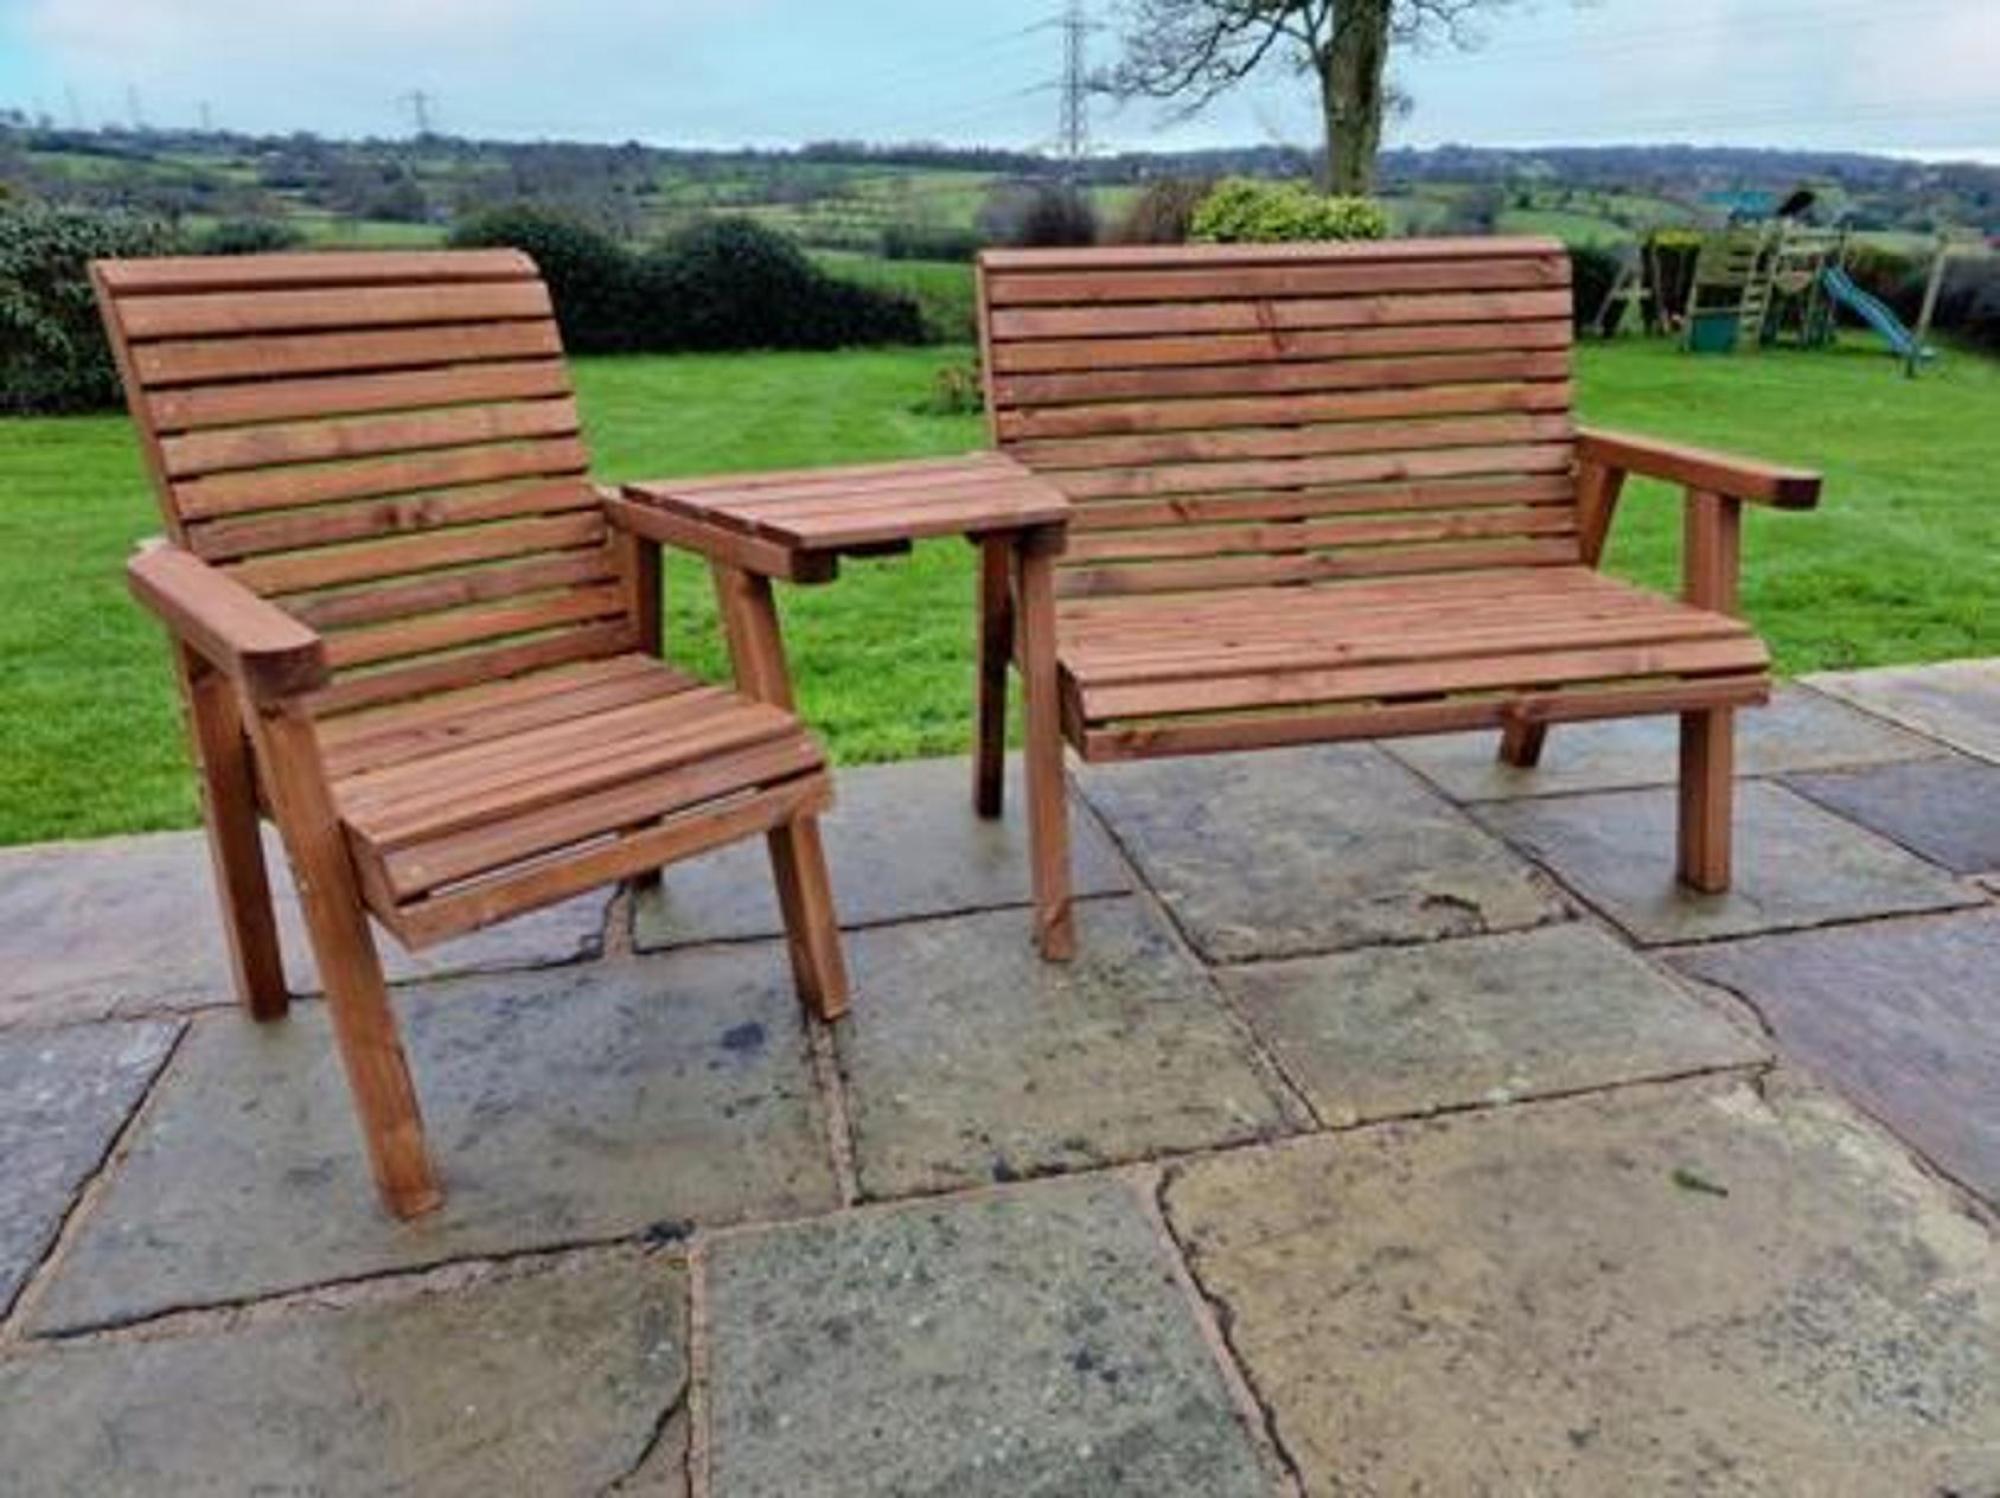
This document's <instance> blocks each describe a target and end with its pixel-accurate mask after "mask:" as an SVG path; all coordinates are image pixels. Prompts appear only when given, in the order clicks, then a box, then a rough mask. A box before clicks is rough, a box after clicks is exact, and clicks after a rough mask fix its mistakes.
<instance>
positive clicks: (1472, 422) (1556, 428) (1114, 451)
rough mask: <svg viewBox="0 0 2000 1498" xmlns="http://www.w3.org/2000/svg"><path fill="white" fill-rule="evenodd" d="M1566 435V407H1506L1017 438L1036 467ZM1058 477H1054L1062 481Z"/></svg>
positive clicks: (1018, 449)
mask: <svg viewBox="0 0 2000 1498" xmlns="http://www.w3.org/2000/svg"><path fill="white" fill-rule="evenodd" d="M1571 435H1572V430H1571V427H1570V421H1569V416H1568V414H1567V413H1547V414H1540V415H1537V414H1532V413H1526V412H1523V413H1511V412H1510V413H1505V414H1496V415H1474V416H1454V417H1439V418H1436V419H1432V420H1418V421H1396V420H1379V421H1370V422H1352V423H1343V424H1337V425H1330V426H1292V427H1285V428H1282V429H1276V430H1273V429H1258V428H1252V429H1250V430H1247V431H1205V432H1173V433H1161V434H1150V433H1149V434H1145V435H1141V436H1131V437H1095V438H1076V439H1072V440H1068V441H1045V442H1023V443H1016V444H1015V446H1014V452H1015V454H1016V456H1018V457H1019V458H1020V459H1021V461H1023V462H1025V463H1032V464H1033V465H1034V466H1035V467H1036V468H1037V469H1039V470H1041V471H1042V472H1043V473H1049V474H1054V473H1056V472H1058V471H1067V470H1074V469H1085V468H1115V467H1119V466H1122V465H1126V464H1140V465H1148V466H1151V465H1159V464H1168V463H1204V462H1220V461H1228V460H1232V459H1241V458H1298V457H1317V456H1323V455H1329V454H1335V453H1363V452H1393V451H1395V450H1397V449H1407V448H1415V449H1420V450H1431V449H1435V448H1445V447H1480V446H1492V445H1498V444H1503V443H1515V442H1563V441H1567V440H1568V439H1569V438H1570V436H1571ZM1064 481H1065V480H1064V479H1061V478H1058V479H1057V482H1059V483H1060V482H1064Z"/></svg>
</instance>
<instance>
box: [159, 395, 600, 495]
mask: <svg viewBox="0 0 2000 1498" xmlns="http://www.w3.org/2000/svg"><path fill="white" fill-rule="evenodd" d="M577 429H578V423H577V415H576V404H575V402H573V401H571V400H569V399H567V398H566V397H565V398H558V399H554V400H537V401H509V402H493V403H489V404H485V405H478V406H461V407H457V408H455V409H452V410H444V411H417V412H398V413H394V414H390V415H382V416H352V417H343V418H340V419H338V420H334V421H301V422H284V423H279V424H275V425H268V426H255V427H238V428H234V429H231V430H225V431H207V432H191V433H189V434H187V435H185V436H180V437H168V438H166V439H165V440H164V441H162V442H161V444H160V451H161V457H162V459H163V460H164V462H165V464H166V469H167V473H168V475H169V476H170V477H173V478H177V479H178V478H192V477H196V476H199V475H202V474H211V473H229V472H234V471H239V470H242V469H260V470H261V469H269V468H274V467H282V466H286V465H290V464H297V463H323V462H328V461H331V460H334V459H340V458H371V457H380V456H383V455H384V454H388V453H407V452H421V451H424V450H426V449H431V448H445V447H467V446H471V445H473V444H476V443H481V442H505V441H512V440H515V439H518V438H526V437H568V436H574V435H575V434H576V432H577Z"/></svg>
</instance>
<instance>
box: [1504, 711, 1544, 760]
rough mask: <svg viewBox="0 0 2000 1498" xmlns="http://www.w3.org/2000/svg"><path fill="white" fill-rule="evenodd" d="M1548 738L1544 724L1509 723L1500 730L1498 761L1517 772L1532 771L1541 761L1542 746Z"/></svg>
mask: <svg viewBox="0 0 2000 1498" xmlns="http://www.w3.org/2000/svg"><path fill="white" fill-rule="evenodd" d="M1548 736H1549V725H1548V724H1546V723H1509V724H1508V725H1507V726H1506V727H1505V728H1502V729H1501V730H1500V761H1501V763H1502V764H1509V765H1512V766H1514V767H1515V768H1516V769H1518V770H1532V769H1534V768H1535V766H1536V765H1538V764H1540V763H1541V761H1542V744H1543V742H1544V741H1545V740H1547V738H1548Z"/></svg>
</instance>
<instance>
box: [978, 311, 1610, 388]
mask: <svg viewBox="0 0 2000 1498" xmlns="http://www.w3.org/2000/svg"><path fill="white" fill-rule="evenodd" d="M1570 334H1571V330H1570V321H1569V319H1568V318H1567V317H1561V318H1548V319H1545V320H1542V321H1539V322H1523V323H1438V324H1435V325H1428V326H1416V327H1407V328H1404V327H1379V328H1351V329H1342V330H1337V331H1324V330H1319V329H1301V330H1298V331H1291V330H1287V329H1274V330H1271V331H1268V332H1263V333H1210V334H1204V335H1200V336H1190V337H1183V338H1175V337H1160V338H1092V339H1081V338H1079V339H1062V340H1050V341H1048V342H1046V343H1044V342H1035V343H1002V344H996V345H995V346H994V349H993V368H994V371H995V373H996V374H1001V375H1025V374H1056V373H1061V372H1064V371H1071V370H1082V369H1087V370H1092V371H1096V370H1109V369H1149V368H1158V367H1160V366H1163V365H1188V364H1195V365H1232V364H1243V363H1257V362H1278V361H1289V360H1315V359H1367V358H1380V357H1382V356H1384V355H1387V354H1455V353H1468V352H1475V351H1479V350H1485V349H1512V350H1530V349H1566V348H1568V347H1569V344H1570Z"/></svg>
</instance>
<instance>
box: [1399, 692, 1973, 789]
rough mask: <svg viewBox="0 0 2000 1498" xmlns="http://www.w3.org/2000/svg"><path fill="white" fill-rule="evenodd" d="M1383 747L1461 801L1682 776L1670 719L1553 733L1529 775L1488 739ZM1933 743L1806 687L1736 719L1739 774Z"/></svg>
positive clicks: (1863, 760) (1574, 726)
mask: <svg viewBox="0 0 2000 1498" xmlns="http://www.w3.org/2000/svg"><path fill="white" fill-rule="evenodd" d="M1382 747H1383V748H1384V749H1386V750H1388V751H1389V753H1391V754H1393V755H1394V756H1395V757H1396V758H1397V759H1400V760H1402V761H1403V762H1404V763H1405V764H1407V765H1409V766H1410V767H1411V768H1412V769H1414V770H1416V771H1417V772H1418V773H1420V774H1421V775H1423V776H1424V778H1425V779H1427V780H1429V781H1431V782H1433V783H1434V784H1436V785H1437V786H1438V787H1439V788H1440V789H1442V790H1443V791H1444V792H1445V794H1446V795H1449V796H1451V797H1453V798H1455V799H1457V800H1460V801H1501V800H1507V799H1510V798H1512V797H1515V796H1554V795H1566V794H1570V793H1572V792H1576V791H1606V790H1626V789H1630V788H1633V787H1637V786H1647V785H1672V784H1673V783H1674V781H1675V780H1676V779H1678V778H1679V775H1680V733H1679V729H1678V726H1677V723H1676V720H1675V719H1674V718H1672V717H1671V716H1669V717H1660V718H1608V719H1605V720H1604V721H1603V722H1600V723H1562V724H1558V725H1556V726H1555V727H1554V728H1552V729H1551V730H1550V731H1549V736H1548V740H1547V743H1546V744H1545V745H1544V747H1543V750H1542V762H1541V763H1540V764H1539V765H1537V766H1536V767H1535V768H1534V769H1532V770H1523V769H1517V768H1516V767H1515V766H1513V765H1509V764H1503V763H1501V761H1500V758H1499V756H1498V754H1497V753H1496V752H1495V750H1496V749H1497V747H1498V735H1497V734H1493V733H1490V732H1489V733H1448V734H1438V735H1435V736H1433V737H1430V738H1422V739H1387V740H1384V741H1383V744H1382ZM1937 752H1938V745H1937V744H1936V743H1935V742H1934V741H1933V740H1930V739H1927V738H1924V737H1923V736H1921V735H1920V734H1915V733H1911V732H1909V731H1907V730H1905V729H1901V728H1897V727H1895V726H1894V725H1893V724H1889V723H1885V722H1883V721H1882V720H1881V719H1880V718H1875V717H1871V716H1870V715H1869V714H1867V713H1864V712H1860V711H1858V710H1856V709H1855V708H1852V707H1849V706H1847V705H1846V704H1845V703H1842V702H1837V701H1835V700H1834V699H1832V698H1831V697H1827V696H1824V695H1822V694H1821V693H1819V692H1814V691H1810V690H1808V689H1806V688H1804V687H1796V686H1781V687H1779V688H1778V689H1777V690H1776V691H1775V692H1773V693H1772V695H1771V701H1770V704H1769V705H1768V706H1765V707H1760V708H1750V709H1746V710H1745V711H1743V712H1739V713H1738V714H1737V715H1736V772H1737V773H1738V774H1739V775H1750V776H1761V775H1775V774H1778V773H1779V772H1781V771H1789V770H1820V769H1831V768H1837V767H1841V766H1847V765H1867V764H1878V763H1886V762H1893V761H1897V760H1906V759H1922V758H1924V757H1926V756H1929V755H1934V754H1936V753H1937Z"/></svg>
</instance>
